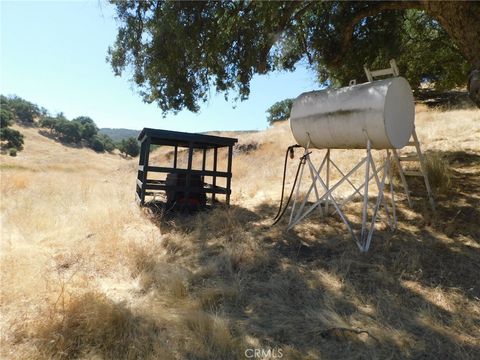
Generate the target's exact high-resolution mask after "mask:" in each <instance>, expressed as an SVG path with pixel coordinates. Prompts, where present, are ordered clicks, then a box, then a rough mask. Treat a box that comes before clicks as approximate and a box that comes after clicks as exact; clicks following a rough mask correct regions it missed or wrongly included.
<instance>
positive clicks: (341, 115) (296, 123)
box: [290, 77, 415, 149]
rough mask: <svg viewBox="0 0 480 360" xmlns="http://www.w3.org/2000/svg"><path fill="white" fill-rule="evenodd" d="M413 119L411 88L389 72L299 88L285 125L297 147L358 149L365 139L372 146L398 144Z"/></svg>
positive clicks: (404, 141) (405, 138)
mask: <svg viewBox="0 0 480 360" xmlns="http://www.w3.org/2000/svg"><path fill="white" fill-rule="evenodd" d="M414 118H415V105H414V102H413V95H412V89H411V88H410V85H409V84H408V82H407V80H405V79H404V78H402V77H394V78H389V79H385V80H379V81H373V82H369V83H365V84H359V85H353V86H348V87H344V88H340V89H328V90H320V91H311V92H307V93H303V94H301V95H300V96H299V97H297V98H296V99H295V101H294V103H293V106H292V111H291V113H290V127H291V129H292V133H293V136H294V137H295V140H296V141H297V142H298V144H299V145H301V146H303V147H307V146H308V147H310V148H317V149H364V148H365V147H366V146H367V139H370V141H371V144H372V148H373V149H392V148H396V149H400V148H402V147H404V146H405V145H406V144H407V142H408V140H409V139H410V135H411V134H412V131H413V126H414V124H413V122H414ZM309 141H310V143H309Z"/></svg>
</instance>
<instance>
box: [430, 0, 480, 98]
mask: <svg viewBox="0 0 480 360" xmlns="http://www.w3.org/2000/svg"><path fill="white" fill-rule="evenodd" d="M422 5H423V6H424V8H425V11H426V12H427V13H428V14H429V15H431V16H432V17H434V18H435V19H437V20H438V22H439V23H440V25H442V27H443V28H444V29H445V31H446V32H447V33H448V35H450V37H451V38H452V41H453V43H454V44H455V45H456V46H457V47H458V49H459V51H460V52H461V53H462V54H463V56H464V57H465V59H467V61H469V62H470V64H472V69H471V71H470V74H469V76H468V83H467V85H468V91H469V94H470V97H471V98H472V100H473V101H474V102H475V103H476V104H477V106H478V107H480V75H479V72H480V2H475V1H465V2H463V1H423V2H422Z"/></svg>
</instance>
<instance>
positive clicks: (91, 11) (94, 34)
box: [0, 0, 318, 132]
mask: <svg viewBox="0 0 480 360" xmlns="http://www.w3.org/2000/svg"><path fill="white" fill-rule="evenodd" d="M0 6H1V9H0V11H1V22H0V30H1V31H0V33H1V38H0V92H1V93H2V94H4V95H11V94H16V95H18V96H21V97H23V98H25V99H26V100H29V101H32V102H34V103H36V104H38V105H41V106H43V107H45V108H47V109H48V110H49V111H50V112H51V113H52V114H55V113H57V112H60V111H62V112H64V114H65V116H67V118H74V117H76V116H80V115H86V116H90V117H91V118H93V119H94V120H95V122H96V123H97V125H98V126H99V127H115V128H130V129H141V128H143V127H154V128H162V129H168V130H179V131H189V132H202V131H209V130H250V129H264V128H266V127H267V125H268V124H267V121H266V114H265V110H266V109H267V108H268V107H269V106H270V105H272V104H273V103H274V102H276V101H279V100H283V99H285V98H288V97H296V96H298V95H299V94H300V93H302V92H304V91H310V90H313V89H316V88H318V84H317V83H316V82H315V81H314V79H315V75H314V74H313V73H312V72H310V71H309V70H307V69H306V68H304V67H299V68H298V69H297V70H296V71H295V72H293V73H290V72H282V73H273V74H269V75H264V76H255V77H254V79H253V81H252V83H251V93H250V98H249V100H247V101H243V102H240V101H238V102H234V101H233V100H231V101H230V102H226V101H225V100H224V98H223V95H222V94H212V95H213V96H212V97H211V99H210V101H209V102H208V103H205V104H203V105H202V108H201V111H200V112H199V113H197V114H194V113H191V112H189V111H182V112H180V113H178V114H177V115H167V117H166V118H163V117H162V112H161V110H160V109H159V108H158V107H157V106H156V105H155V104H145V103H143V101H142V99H141V97H140V96H139V95H138V94H137V93H136V91H135V88H134V86H133V84H132V83H131V82H130V81H129V79H128V77H127V76H125V75H124V76H123V77H121V78H120V77H115V76H114V75H113V72H112V70H111V67H110V65H109V64H108V63H106V61H105V57H106V55H107V48H108V46H109V45H111V44H113V42H114V40H115V36H116V20H115V19H114V14H115V12H114V7H113V6H112V5H110V4H108V3H107V2H105V1H96V0H93V1H51V2H43V1H30V2H27V1H4V0H0ZM232 95H233V94H232ZM231 97H232V98H233V97H234V96H231Z"/></svg>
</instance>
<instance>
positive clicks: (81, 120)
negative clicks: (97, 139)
mask: <svg viewBox="0 0 480 360" xmlns="http://www.w3.org/2000/svg"><path fill="white" fill-rule="evenodd" d="M72 121H73V122H76V123H78V124H80V128H81V136H82V139H85V140H90V139H93V137H94V136H95V135H97V134H98V127H97V125H96V124H95V122H94V121H93V120H92V119H91V118H89V117H88V116H79V117H77V118H75V119H73V120H72ZM102 151H103V150H102Z"/></svg>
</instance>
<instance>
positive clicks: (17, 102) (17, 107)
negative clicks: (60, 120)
mask: <svg viewBox="0 0 480 360" xmlns="http://www.w3.org/2000/svg"><path fill="white" fill-rule="evenodd" d="M0 103H1V106H2V109H6V110H9V111H10V112H12V114H13V115H14V117H15V118H17V119H18V120H19V121H21V122H23V123H33V121H34V119H35V118H36V117H39V116H40V115H42V112H43V111H44V109H40V108H39V107H38V105H36V104H33V103H31V102H29V101H27V100H24V99H22V98H21V97H19V96H12V97H6V96H3V95H2V96H1V99H0Z"/></svg>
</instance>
